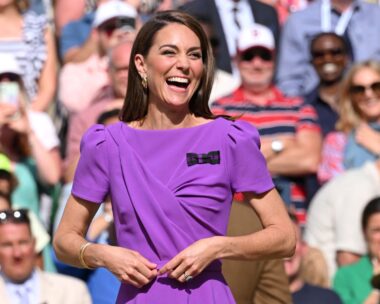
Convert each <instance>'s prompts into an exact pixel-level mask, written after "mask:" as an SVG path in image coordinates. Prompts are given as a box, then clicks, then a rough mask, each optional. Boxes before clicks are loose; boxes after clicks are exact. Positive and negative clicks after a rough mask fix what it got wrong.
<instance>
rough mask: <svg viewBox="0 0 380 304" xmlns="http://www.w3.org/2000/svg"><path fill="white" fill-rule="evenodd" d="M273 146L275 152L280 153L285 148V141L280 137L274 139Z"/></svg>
mask: <svg viewBox="0 0 380 304" xmlns="http://www.w3.org/2000/svg"><path fill="white" fill-rule="evenodd" d="M271 148H272V151H273V152H274V153H280V152H281V151H282V150H284V143H283V142H282V141H281V140H279V139H274V140H273V141H272V143H271Z"/></svg>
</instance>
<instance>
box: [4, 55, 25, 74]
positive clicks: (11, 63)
mask: <svg viewBox="0 0 380 304" xmlns="http://www.w3.org/2000/svg"><path fill="white" fill-rule="evenodd" d="M3 73H13V74H17V75H22V71H21V68H20V65H19V64H18V61H17V59H16V57H15V56H14V55H13V54H11V53H0V74H3Z"/></svg>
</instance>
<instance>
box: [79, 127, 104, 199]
mask: <svg viewBox="0 0 380 304" xmlns="http://www.w3.org/2000/svg"><path fill="white" fill-rule="evenodd" d="M106 148H107V147H106V130H105V128H104V126H103V125H94V126H92V127H91V128H90V129H88V130H87V132H86V133H85V134H84V135H83V137H82V140H81V144H80V159H79V163H78V166H77V168H76V171H75V176H74V182H73V188H72V194H73V195H74V196H76V197H79V198H82V199H84V200H87V201H90V202H94V203H101V202H103V201H104V199H105V197H106V196H107V194H108V192H109V177H108V159H107V150H106Z"/></svg>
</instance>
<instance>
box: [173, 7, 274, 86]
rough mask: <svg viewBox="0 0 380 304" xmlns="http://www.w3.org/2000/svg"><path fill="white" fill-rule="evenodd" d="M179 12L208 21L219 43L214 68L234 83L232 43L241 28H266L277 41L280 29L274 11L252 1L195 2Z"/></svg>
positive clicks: (234, 68)
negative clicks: (255, 24) (202, 17)
mask: <svg viewBox="0 0 380 304" xmlns="http://www.w3.org/2000/svg"><path fill="white" fill-rule="evenodd" d="M179 9H181V10H184V11H185V12H187V13H189V14H191V15H194V16H205V17H206V18H209V19H211V22H212V27H213V29H214V31H215V34H216V38H217V40H218V41H219V45H218V53H217V57H216V65H217V67H218V68H219V69H221V70H223V71H226V72H228V73H230V74H233V76H234V77H235V78H237V79H239V72H238V70H237V67H236V65H235V64H234V60H233V58H234V57H235V55H236V49H237V45H236V40H237V37H238V36H239V33H240V31H241V30H242V29H243V28H246V27H249V26H251V25H252V24H254V23H259V24H262V25H265V26H267V27H268V28H270V29H271V31H272V32H273V35H274V37H275V40H276V41H278V40H279V35H280V26H279V23H278V17H277V13H276V10H275V9H274V8H273V7H272V6H270V5H267V4H265V3H262V2H260V1H254V0H195V1H189V2H187V3H185V4H184V5H183V6H181V7H180V8H179Z"/></svg>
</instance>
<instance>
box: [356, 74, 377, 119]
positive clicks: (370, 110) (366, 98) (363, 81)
mask: <svg viewBox="0 0 380 304" xmlns="http://www.w3.org/2000/svg"><path fill="white" fill-rule="evenodd" d="M350 91H351V96H352V101H353V103H354V105H355V107H357V109H358V110H359V111H360V113H361V115H362V116H363V118H364V119H366V120H369V121H375V120H376V121H377V120H379V119H380V75H379V74H378V73H377V72H376V71H374V70H373V69H371V68H369V67H365V68H362V69H360V70H358V71H357V72H356V73H355V75H354V77H353V78H352V84H351V88H350Z"/></svg>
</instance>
